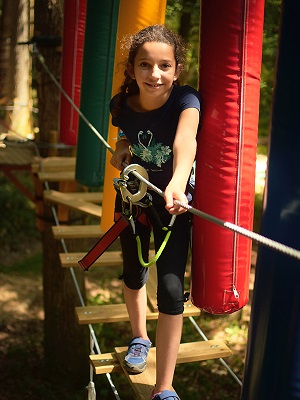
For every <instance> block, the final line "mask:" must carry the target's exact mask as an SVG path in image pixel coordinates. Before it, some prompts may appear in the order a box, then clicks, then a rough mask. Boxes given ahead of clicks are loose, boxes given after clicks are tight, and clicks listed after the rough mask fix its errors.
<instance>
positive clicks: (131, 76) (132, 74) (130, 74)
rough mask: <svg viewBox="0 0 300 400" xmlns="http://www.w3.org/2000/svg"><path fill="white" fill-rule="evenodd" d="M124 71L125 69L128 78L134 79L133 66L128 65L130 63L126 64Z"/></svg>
mask: <svg viewBox="0 0 300 400" xmlns="http://www.w3.org/2000/svg"><path fill="white" fill-rule="evenodd" d="M126 69H127V72H128V74H129V76H130V78H131V79H135V75H134V68H133V65H132V64H130V63H128V64H127V68H126Z"/></svg>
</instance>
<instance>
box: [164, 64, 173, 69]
mask: <svg viewBox="0 0 300 400" xmlns="http://www.w3.org/2000/svg"><path fill="white" fill-rule="evenodd" d="M162 68H163V69H168V68H171V65H170V64H162Z"/></svg>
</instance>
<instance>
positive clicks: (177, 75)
mask: <svg viewBox="0 0 300 400" xmlns="http://www.w3.org/2000/svg"><path fill="white" fill-rule="evenodd" d="M182 70H183V65H182V64H178V65H177V68H176V71H175V75H174V78H173V80H174V81H177V79H178V78H179V76H180V74H181V72H182Z"/></svg>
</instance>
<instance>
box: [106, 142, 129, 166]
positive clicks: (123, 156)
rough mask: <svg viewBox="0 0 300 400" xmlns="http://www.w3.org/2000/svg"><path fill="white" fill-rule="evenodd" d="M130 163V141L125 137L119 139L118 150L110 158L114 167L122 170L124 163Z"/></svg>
mask: <svg viewBox="0 0 300 400" xmlns="http://www.w3.org/2000/svg"><path fill="white" fill-rule="evenodd" d="M124 162H125V163H126V164H130V163H131V154H130V151H129V143H128V141H127V139H126V138H125V137H124V138H122V140H118V141H117V143H116V150H115V152H114V154H113V155H112V158H111V159H110V163H111V165H112V166H113V167H115V168H117V169H118V170H120V171H122V169H123V168H124V165H123V163H124Z"/></svg>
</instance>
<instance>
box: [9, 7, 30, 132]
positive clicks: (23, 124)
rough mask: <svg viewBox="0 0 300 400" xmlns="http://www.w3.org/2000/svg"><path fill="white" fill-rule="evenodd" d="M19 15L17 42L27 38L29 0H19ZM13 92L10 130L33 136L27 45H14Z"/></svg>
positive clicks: (26, 40)
mask: <svg viewBox="0 0 300 400" xmlns="http://www.w3.org/2000/svg"><path fill="white" fill-rule="evenodd" d="M19 1H20V3H19V17H18V23H17V43H22V42H23V43H24V42H28V40H29V0H19ZM15 59H16V62H15V65H16V66H15V79H14V84H15V93H14V107H13V111H12V114H11V130H12V131H13V132H17V133H19V134H20V135H21V136H23V137H24V138H33V131H32V128H33V127H32V120H31V116H30V115H31V112H30V109H31V108H32V101H31V96H30V85H31V80H30V73H31V60H30V55H29V49H28V45H18V44H17V45H16V47H15Z"/></svg>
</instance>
